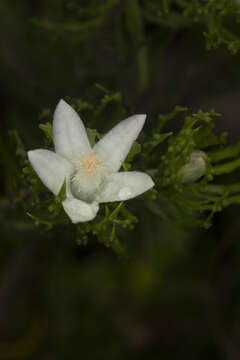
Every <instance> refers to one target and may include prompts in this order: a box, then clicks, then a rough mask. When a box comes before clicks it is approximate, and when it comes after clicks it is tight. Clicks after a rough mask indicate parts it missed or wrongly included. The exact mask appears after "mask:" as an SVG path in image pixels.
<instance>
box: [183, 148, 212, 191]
mask: <svg viewBox="0 0 240 360" xmlns="http://www.w3.org/2000/svg"><path fill="white" fill-rule="evenodd" d="M204 157H206V154H205V153H204V152H203V151H200V150H195V151H193V152H192V154H191V156H190V159H189V162H188V163H187V164H185V165H183V166H182V167H181V169H180V170H179V171H178V178H179V179H180V180H181V183H182V184H188V183H192V182H195V181H197V180H198V179H200V178H201V177H202V176H203V175H204V174H205V173H206V162H205V160H204Z"/></svg>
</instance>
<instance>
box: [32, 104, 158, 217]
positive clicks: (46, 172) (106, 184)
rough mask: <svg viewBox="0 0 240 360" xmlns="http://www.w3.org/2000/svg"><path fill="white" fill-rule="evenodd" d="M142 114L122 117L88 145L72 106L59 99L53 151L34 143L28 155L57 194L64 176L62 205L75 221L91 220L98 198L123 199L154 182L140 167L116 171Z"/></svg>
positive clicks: (140, 123)
mask: <svg viewBox="0 0 240 360" xmlns="http://www.w3.org/2000/svg"><path fill="white" fill-rule="evenodd" d="M145 118H146V115H133V116H131V117H129V118H127V119H126V120H124V121H121V122H120V123H119V124H118V125H116V126H115V127H114V128H113V129H112V130H111V131H109V132H108V133H107V134H106V135H105V136H104V137H103V138H102V139H101V140H100V141H99V142H98V143H97V144H96V145H95V146H94V147H93V148H91V146H90V143H89V140H88V137H87V133H86V130H85V127H84V125H83V123H82V121H81V119H80V118H79V116H78V114H77V113H76V111H75V110H74V109H73V108H72V107H71V106H70V105H68V104H67V103H66V102H65V101H64V100H60V102H59V103H58V105H57V107H56V110H55V112H54V118H53V140H54V145H55V152H52V151H49V150H43V149H37V150H33V151H29V152H28V158H29V161H30V162H31V164H32V166H33V168H34V170H35V171H36V173H37V174H38V176H39V178H40V179H41V180H42V182H43V184H44V185H45V186H46V187H47V188H48V189H49V190H51V191H52V192H53V193H54V194H55V195H58V193H59V191H60V190H61V187H62V186H63V184H64V181H65V180H66V199H65V200H64V201H63V203H62V205H63V208H64V210H65V211H66V213H67V214H68V216H69V217H70V219H71V221H72V222H73V223H78V222H85V221H89V220H92V219H93V218H94V217H95V216H96V214H97V212H98V210H99V205H98V204H99V203H102V202H111V201H123V200H128V199H131V198H133V197H135V196H138V195H140V194H142V193H143V192H145V191H147V190H149V189H150V188H152V187H153V186H154V183H153V181H152V179H151V177H150V176H148V175H147V174H145V173H142V172H136V171H131V172H127V171H126V172H118V170H119V169H120V167H121V165H122V162H123V161H124V159H125V158H126V156H127V154H128V152H129V150H130V149H131V146H132V143H133V141H134V140H135V139H136V138H137V136H138V134H139V133H140V131H141V129H142V127H143V124H144V122H145Z"/></svg>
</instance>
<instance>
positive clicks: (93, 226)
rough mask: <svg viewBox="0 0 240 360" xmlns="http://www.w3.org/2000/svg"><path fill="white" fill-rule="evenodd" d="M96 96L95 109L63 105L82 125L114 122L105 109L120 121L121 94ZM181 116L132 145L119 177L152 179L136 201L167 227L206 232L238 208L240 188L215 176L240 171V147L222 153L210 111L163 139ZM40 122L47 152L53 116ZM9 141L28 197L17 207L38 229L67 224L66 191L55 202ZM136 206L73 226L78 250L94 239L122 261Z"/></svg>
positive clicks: (109, 209) (166, 118)
mask: <svg viewBox="0 0 240 360" xmlns="http://www.w3.org/2000/svg"><path fill="white" fill-rule="evenodd" d="M97 89H98V90H99V91H100V92H101V93H102V98H101V99H100V101H99V104H95V105H92V104H90V103H89V102H88V101H86V100H83V99H72V98H68V101H71V104H72V105H73V106H74V107H75V109H76V110H77V111H79V109H80V111H81V110H82V111H83V112H84V111H85V115H86V117H87V119H86V121H87V123H90V124H94V123H95V121H96V120H97V119H98V118H99V117H100V115H101V116H102V117H103V118H104V117H106V116H112V114H111V113H109V111H110V109H111V111H114V112H115V114H114V116H113V118H115V119H116V122H118V121H119V120H120V116H122V114H124V113H127V109H126V108H125V107H124V106H123V104H122V100H121V94H119V93H113V92H111V91H109V90H107V89H105V88H103V87H102V86H101V85H97ZM112 105H114V106H115V107H114V108H113V107H112ZM186 111H187V108H185V107H180V106H176V107H175V108H174V109H173V111H171V112H170V113H168V114H166V115H159V117H158V120H157V122H156V125H155V127H154V129H153V131H152V132H151V133H150V134H148V135H146V134H145V136H143V137H142V145H141V144H140V143H138V142H137V141H135V142H134V143H133V146H132V149H131V150H130V152H129V154H128V156H127V158H126V160H125V162H124V163H123V171H126V170H129V169H131V168H133V169H135V168H136V169H137V170H142V171H145V172H148V173H149V174H150V175H151V176H152V177H153V179H154V182H155V189H152V190H150V191H149V192H147V193H146V194H143V195H142V196H140V197H139V200H142V201H143V202H144V203H145V205H146V207H147V208H148V209H149V211H150V212H152V213H153V214H154V215H155V216H159V217H160V218H162V219H164V220H165V221H166V220H167V221H175V222H180V223H182V224H184V225H187V226H204V227H205V228H207V227H209V226H210V225H211V220H212V217H213V215H214V214H215V213H216V212H219V211H222V210H223V208H224V207H226V206H228V205H230V204H233V203H239V202H240V183H235V184H227V185H225V184H221V183H218V181H216V180H217V178H218V177H219V176H220V175H222V174H228V173H232V172H233V171H234V170H236V169H238V168H239V167H240V160H239V158H238V154H239V152H240V146H239V143H237V144H235V145H231V146H226V133H223V134H220V135H215V134H214V133H213V130H214V125H215V118H217V117H219V116H220V115H219V114H218V113H216V112H215V111H214V110H211V111H209V112H206V113H204V112H202V111H201V110H200V111H198V112H197V113H195V114H193V115H186V116H185V117H184V119H183V125H182V127H181V129H180V130H179V132H177V133H176V134H175V133H173V132H169V131H168V132H163V129H164V127H166V126H167V125H168V126H170V122H171V120H173V119H174V118H175V117H176V116H181V117H182V118H183V114H184V112H186ZM42 114H45V115H44V116H43V115H42V118H44V117H45V118H46V120H47V122H46V123H45V124H40V125H39V127H40V129H41V130H42V131H43V133H44V136H45V138H46V140H47V141H46V142H45V144H46V146H47V147H49V146H50V147H51V146H52V144H53V139H52V125H51V123H50V122H49V121H48V120H50V119H49V116H50V114H52V112H51V110H47V111H44V113H42ZM87 134H88V137H89V140H90V143H91V145H92V146H93V145H94V144H95V143H96V141H98V140H99V139H100V138H101V137H102V135H101V134H100V133H99V132H98V131H97V130H96V129H91V128H87ZM11 136H12V137H11V138H12V139H14V143H15V147H16V151H15V153H16V156H17V159H18V162H19V164H21V166H23V170H22V176H21V175H20V174H21V171H19V175H20V180H18V186H20V187H23V188H25V189H27V193H28V196H27V197H25V198H24V199H22V200H23V208H24V210H25V211H26V213H27V215H28V216H29V217H30V218H31V219H32V220H33V221H34V223H35V224H36V225H38V226H41V227H42V228H45V229H46V230H50V229H52V228H53V226H56V225H64V226H66V225H67V224H70V220H69V219H68V217H67V215H66V214H65V212H64V211H63V209H62V205H61V204H62V201H64V199H65V198H66V184H64V185H63V187H62V189H61V191H60V193H59V195H58V196H56V197H55V196H53V195H52V194H50V192H49V191H48V190H47V189H46V188H45V187H44V186H43V185H42V184H41V182H40V180H39V179H38V177H37V176H36V174H35V172H34V170H33V169H32V167H31V165H30V163H29V161H28V160H27V159H26V152H25V150H24V147H23V144H22V142H21V140H20V138H19V136H18V135H17V133H16V132H12V134H11ZM12 141H13V140H12ZM192 154H197V156H198V155H199V156H200V155H201V156H200V158H199V159H200V162H198V161H197V162H194V163H193V164H192V163H191V162H189V160H190V159H192ZM197 159H198V157H197ZM191 161H192V160H191ZM194 161H195V158H194ZM199 166H200V167H201V169H200V168H199ZM15 171H16V170H15ZM183 179H184V180H183ZM186 179H187V181H186ZM213 181H214V183H213ZM225 181H226V180H225ZM29 190H30V192H31V196H29V195H30V194H29ZM134 203H135V201H131V202H126V203H124V204H123V203H119V204H117V203H116V204H112V203H110V204H107V205H106V206H101V208H100V211H99V214H98V215H97V217H96V218H95V219H94V220H93V221H91V222H87V223H82V224H78V225H72V226H73V227H76V231H77V234H76V241H77V243H78V244H82V245H83V244H87V243H88V241H90V239H94V240H91V241H96V240H97V241H99V242H100V243H101V244H104V245H105V246H107V247H112V248H113V249H114V250H115V251H116V252H117V253H118V254H121V255H123V254H124V252H125V251H124V248H123V244H122V240H121V233H122V231H124V230H131V229H133V227H134V226H135V224H136V223H137V221H138V219H137V217H136V216H135V215H133V214H132V212H131V211H130V210H129V208H128V204H133V209H134ZM119 236H120V237H119Z"/></svg>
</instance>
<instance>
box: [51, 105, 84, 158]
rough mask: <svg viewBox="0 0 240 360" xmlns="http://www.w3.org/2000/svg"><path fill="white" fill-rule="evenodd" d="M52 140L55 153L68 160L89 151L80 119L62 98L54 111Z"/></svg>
mask: <svg viewBox="0 0 240 360" xmlns="http://www.w3.org/2000/svg"><path fill="white" fill-rule="evenodd" d="M53 140H54V144H55V151H56V153H58V154H59V155H62V156H64V157H66V158H67V159H69V160H71V159H72V158H75V157H77V156H79V155H81V154H82V153H85V154H89V153H90V152H91V146H90V144H89V141H88V137H87V133H86V130H85V127H84V125H83V123H82V120H81V119H80V117H79V116H78V114H77V113H76V111H75V110H74V109H73V108H72V107H71V106H70V105H68V104H67V103H66V102H65V101H64V100H60V101H59V103H58V105H57V107H56V110H55V112H54V116H53Z"/></svg>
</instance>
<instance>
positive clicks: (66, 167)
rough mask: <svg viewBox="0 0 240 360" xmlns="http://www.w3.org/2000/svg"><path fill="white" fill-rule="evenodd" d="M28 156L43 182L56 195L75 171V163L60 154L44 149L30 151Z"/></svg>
mask: <svg viewBox="0 0 240 360" xmlns="http://www.w3.org/2000/svg"><path fill="white" fill-rule="evenodd" d="M28 158H29V161H30V163H31V164H32V167H33V169H34V170H35V171H36V173H37V174H38V176H39V177H40V179H41V180H42V182H43V184H44V185H45V186H46V187H47V188H48V189H49V190H51V191H52V192H53V193H54V194H55V195H57V194H58V193H59V191H60V190H61V187H62V185H63V183H64V180H65V178H66V179H67V178H68V177H69V176H70V175H71V174H72V172H73V171H74V167H73V165H72V164H71V163H70V162H69V161H68V160H66V159H64V158H63V157H61V156H60V155H58V154H56V153H54V152H52V151H48V150H43V149H38V150H33V151H28Z"/></svg>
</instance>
